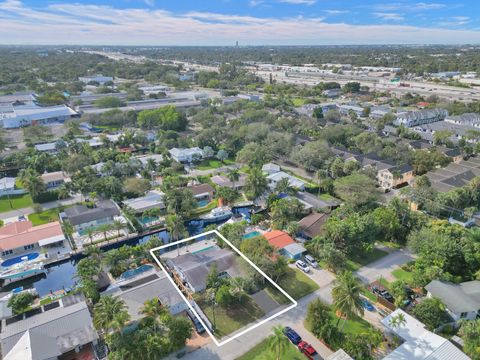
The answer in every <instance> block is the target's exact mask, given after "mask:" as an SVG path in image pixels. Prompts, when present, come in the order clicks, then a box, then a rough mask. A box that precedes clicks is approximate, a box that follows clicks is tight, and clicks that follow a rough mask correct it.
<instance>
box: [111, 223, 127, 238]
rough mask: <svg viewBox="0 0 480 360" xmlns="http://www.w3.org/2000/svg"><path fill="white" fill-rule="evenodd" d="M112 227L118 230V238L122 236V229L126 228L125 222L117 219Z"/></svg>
mask: <svg viewBox="0 0 480 360" xmlns="http://www.w3.org/2000/svg"><path fill="white" fill-rule="evenodd" d="M112 228H113V229H114V230H117V238H119V237H120V231H121V230H123V229H124V228H125V224H124V223H123V222H121V221H120V220H115V221H114V222H113V224H112Z"/></svg>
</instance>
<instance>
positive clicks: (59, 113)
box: [0, 104, 78, 129]
mask: <svg viewBox="0 0 480 360" xmlns="http://www.w3.org/2000/svg"><path fill="white" fill-rule="evenodd" d="M77 115H78V113H77V112H76V111H74V110H72V109H70V108H69V107H68V106H65V105H56V106H45V107H43V106H38V105H35V104H31V105H15V104H12V105H6V106H1V107H0V122H1V124H2V126H3V128H5V129H16V128H19V127H24V126H29V125H36V124H39V125H48V124H52V123H63V122H65V121H66V120H68V119H70V118H72V117H73V116H77Z"/></svg>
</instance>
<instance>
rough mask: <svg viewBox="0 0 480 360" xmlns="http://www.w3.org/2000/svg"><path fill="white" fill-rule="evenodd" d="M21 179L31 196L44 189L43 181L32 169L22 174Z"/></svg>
mask: <svg viewBox="0 0 480 360" xmlns="http://www.w3.org/2000/svg"><path fill="white" fill-rule="evenodd" d="M21 181H22V183H23V186H24V187H25V188H26V189H27V190H28V192H29V193H30V196H31V197H32V198H35V197H37V196H38V195H39V194H40V193H42V192H44V191H45V183H44V182H43V180H42V179H41V178H40V176H38V174H37V173H36V172H34V171H28V172H27V173H25V174H23V175H22V178H21Z"/></svg>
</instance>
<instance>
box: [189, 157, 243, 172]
mask: <svg viewBox="0 0 480 360" xmlns="http://www.w3.org/2000/svg"><path fill="white" fill-rule="evenodd" d="M233 164H235V161H233V160H229V159H227V160H225V161H224V162H223V163H222V162H221V161H220V160H215V159H205V160H202V161H201V162H200V163H199V164H198V165H195V168H196V169H198V170H210V169H218V168H220V167H222V166H225V165H233Z"/></svg>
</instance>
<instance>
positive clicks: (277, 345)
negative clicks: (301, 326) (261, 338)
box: [268, 325, 288, 360]
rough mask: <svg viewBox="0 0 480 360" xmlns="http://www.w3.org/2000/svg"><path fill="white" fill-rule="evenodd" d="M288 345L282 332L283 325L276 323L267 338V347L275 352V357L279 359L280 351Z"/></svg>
mask: <svg viewBox="0 0 480 360" xmlns="http://www.w3.org/2000/svg"><path fill="white" fill-rule="evenodd" d="M287 346H288V338H287V337H286V336H285V335H284V334H283V326H281V325H278V326H275V327H274V328H273V335H272V336H270V338H269V339H268V347H269V348H270V350H271V351H272V352H274V353H276V359H277V360H279V359H280V355H281V353H282V352H283V351H284V350H285V348H286V347H287Z"/></svg>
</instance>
